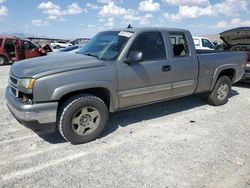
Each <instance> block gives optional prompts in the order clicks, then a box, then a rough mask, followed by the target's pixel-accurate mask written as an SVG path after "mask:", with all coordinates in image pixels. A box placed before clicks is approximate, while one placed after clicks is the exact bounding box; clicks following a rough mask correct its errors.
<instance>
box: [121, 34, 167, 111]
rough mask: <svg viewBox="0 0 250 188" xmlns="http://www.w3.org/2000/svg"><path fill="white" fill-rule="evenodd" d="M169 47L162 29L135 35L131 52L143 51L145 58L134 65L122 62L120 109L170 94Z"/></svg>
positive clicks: (163, 97) (149, 101) (164, 97)
mask: <svg viewBox="0 0 250 188" xmlns="http://www.w3.org/2000/svg"><path fill="white" fill-rule="evenodd" d="M165 46H166V45H165V40H164V38H163V35H162V33H161V32H145V33H141V34H139V35H138V36H137V37H136V38H135V40H134V42H133V43H132V45H131V46H130V48H129V50H128V53H127V55H129V54H130V53H131V52H135V51H140V52H142V54H143V57H144V58H143V60H142V61H141V62H137V63H131V64H127V63H124V62H123V61H122V62H118V64H117V66H118V68H117V70H118V72H117V74H118V90H119V108H126V107H131V106H137V105H141V104H145V103H151V102H154V101H158V100H161V99H166V98H168V97H170V91H171V68H170V64H169V61H168V60H167V55H166V48H165ZM168 68H169V69H168Z"/></svg>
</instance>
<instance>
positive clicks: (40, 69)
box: [10, 53, 106, 78]
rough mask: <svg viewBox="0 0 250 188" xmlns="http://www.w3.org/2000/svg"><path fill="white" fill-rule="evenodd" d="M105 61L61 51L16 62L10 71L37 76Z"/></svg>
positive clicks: (32, 76) (27, 76) (26, 76)
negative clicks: (61, 52)
mask: <svg viewBox="0 0 250 188" xmlns="http://www.w3.org/2000/svg"><path fill="white" fill-rule="evenodd" d="M105 64H106V62H105V61H100V60H98V59H96V58H95V57H89V56H85V55H82V54H76V53H74V54H70V53H63V54H57V55H51V56H44V57H38V58H33V59H27V60H23V61H19V62H16V63H15V64H13V65H12V67H11V70H10V73H11V74H12V75H14V76H16V77H18V78H39V77H42V76H46V75H50V74H55V73H59V72H64V71H70V70H75V69H84V68H92V67H99V66H104V65H105Z"/></svg>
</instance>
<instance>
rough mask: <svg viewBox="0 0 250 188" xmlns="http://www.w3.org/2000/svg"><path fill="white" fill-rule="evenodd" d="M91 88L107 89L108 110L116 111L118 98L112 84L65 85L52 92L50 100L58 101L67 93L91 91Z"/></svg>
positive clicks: (79, 83)
mask: <svg viewBox="0 0 250 188" xmlns="http://www.w3.org/2000/svg"><path fill="white" fill-rule="evenodd" d="M93 88H104V89H107V90H108V91H109V92H110V110H111V111H115V110H116V109H118V96H117V94H116V90H115V88H114V86H113V85H112V83H110V82H105V81H95V82H87V83H82V82H77V83H70V84H67V85H63V86H61V87H58V88H56V89H55V90H54V92H53V94H52V96H51V100H52V101H58V100H60V99H61V98H62V97H63V96H64V95H66V94H68V93H71V92H75V91H79V90H85V89H93Z"/></svg>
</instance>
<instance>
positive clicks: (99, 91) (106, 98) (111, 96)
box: [52, 86, 118, 112]
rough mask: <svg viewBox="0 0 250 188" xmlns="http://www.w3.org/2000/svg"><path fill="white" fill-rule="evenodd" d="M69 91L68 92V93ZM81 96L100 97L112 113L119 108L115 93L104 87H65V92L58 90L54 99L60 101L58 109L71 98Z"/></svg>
mask: <svg viewBox="0 0 250 188" xmlns="http://www.w3.org/2000/svg"><path fill="white" fill-rule="evenodd" d="M66 90H67V91H66ZM79 94H91V95H94V96H96V97H99V98H100V99H102V100H103V102H104V103H105V104H106V105H107V108H108V110H109V111H110V112H114V111H116V109H117V108H118V99H117V96H116V95H115V91H114V90H112V89H110V88H108V87H103V86H93V87H83V88H79V87H73V88H72V87H64V89H63V90H61V91H59V90H56V91H55V93H54V95H53V96H52V98H53V99H54V100H57V101H58V103H59V104H58V108H60V106H61V105H62V104H63V103H64V102H65V101H67V100H68V99H69V98H71V97H72V96H75V95H79Z"/></svg>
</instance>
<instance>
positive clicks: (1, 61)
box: [0, 56, 8, 65]
mask: <svg viewBox="0 0 250 188" xmlns="http://www.w3.org/2000/svg"><path fill="white" fill-rule="evenodd" d="M6 64H8V60H7V58H6V57H4V56H0V65H6Z"/></svg>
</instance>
